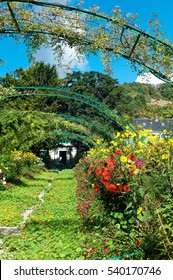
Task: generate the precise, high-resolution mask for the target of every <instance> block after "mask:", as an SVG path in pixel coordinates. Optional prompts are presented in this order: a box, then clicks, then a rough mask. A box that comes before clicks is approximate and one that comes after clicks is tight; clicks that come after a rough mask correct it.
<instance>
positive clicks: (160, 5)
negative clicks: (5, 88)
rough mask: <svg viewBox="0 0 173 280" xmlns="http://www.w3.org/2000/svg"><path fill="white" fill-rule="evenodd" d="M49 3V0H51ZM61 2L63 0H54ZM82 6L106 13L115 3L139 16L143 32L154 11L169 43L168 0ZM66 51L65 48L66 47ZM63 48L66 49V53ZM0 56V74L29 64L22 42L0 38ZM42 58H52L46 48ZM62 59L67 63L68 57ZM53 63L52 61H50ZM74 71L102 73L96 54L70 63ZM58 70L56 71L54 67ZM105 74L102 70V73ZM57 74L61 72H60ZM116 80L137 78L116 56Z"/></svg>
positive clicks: (171, 9) (92, 1)
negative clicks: (95, 7) (0, 62)
mask: <svg viewBox="0 0 173 280" xmlns="http://www.w3.org/2000/svg"><path fill="white" fill-rule="evenodd" d="M52 2H53V1H52ZM55 2H65V0H64V1H63V0H61V1H58V0H57V1H55ZM78 2H79V1H76V0H72V1H71V4H72V5H76V4H77V3H78ZM84 2H85V4H84V6H83V7H86V8H88V7H90V6H92V5H97V6H99V7H100V11H104V12H105V13H107V14H110V13H111V10H112V8H114V7H115V6H119V7H120V9H121V10H122V12H129V13H133V14H134V13H136V14H138V15H139V19H138V21H137V24H138V26H139V27H140V28H141V29H143V30H146V31H147V22H148V21H149V20H150V19H151V14H152V13H155V14H157V15H158V18H159V19H160V21H161V22H162V31H164V32H165V33H166V34H165V37H166V38H168V40H169V41H170V42H171V43H173V1H170V0H164V1H163V0H104V1H103V0H102V1H99V0H85V1H84ZM68 51H69V50H68ZM68 51H67V52H68ZM0 57H1V58H2V59H3V60H4V64H3V65H0V76H4V75H5V74H6V72H13V71H14V70H15V69H16V68H19V67H22V68H26V67H28V66H29V62H28V59H27V53H26V50H25V46H24V45H23V44H16V43H15V42H14V39H12V38H8V39H3V40H0ZM43 57H44V60H45V62H50V63H53V62H54V59H53V56H52V53H51V52H50V50H41V51H40V52H39V53H38V55H37V58H38V60H43ZM64 59H65V61H67V63H68V57H67V56H66V57H65V58H64ZM54 63H55V62H54ZM72 66H73V67H74V69H75V70H81V71H99V72H103V67H102V64H101V62H100V58H99V56H97V57H96V56H93V55H92V56H90V57H89V58H88V57H87V58H86V59H85V61H84V62H83V64H81V63H79V62H78V61H76V62H74V63H73V65H72ZM58 71H60V70H58ZM103 73H105V72H103ZM60 75H61V71H60ZM112 76H113V77H114V78H117V79H118V81H119V82H120V83H124V82H133V81H135V80H136V78H137V76H138V75H137V73H135V72H132V70H131V68H130V66H129V65H128V61H127V60H125V59H119V60H118V61H115V62H114V63H113V75H112Z"/></svg>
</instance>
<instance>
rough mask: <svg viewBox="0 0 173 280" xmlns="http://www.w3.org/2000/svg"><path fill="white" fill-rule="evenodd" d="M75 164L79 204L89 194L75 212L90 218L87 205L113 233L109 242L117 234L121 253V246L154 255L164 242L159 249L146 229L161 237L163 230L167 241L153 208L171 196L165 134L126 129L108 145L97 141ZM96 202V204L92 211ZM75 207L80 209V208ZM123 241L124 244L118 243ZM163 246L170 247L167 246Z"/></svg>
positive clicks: (172, 155) (170, 146)
mask: <svg viewBox="0 0 173 280" xmlns="http://www.w3.org/2000/svg"><path fill="white" fill-rule="evenodd" d="M79 165H80V169H81V170H82V172H83V174H80V176H78V175H77V174H78V173H77V172H76V176H77V180H78V193H77V195H78V198H79V200H80V199H81V193H82V201H83V205H85V203H86V201H88V200H87V199H86V197H87V196H88V194H89V195H91V197H92V199H91V200H90V202H89V203H88V202H87V205H89V207H88V208H86V207H85V213H84V215H81V217H82V219H83V220H84V221H85V222H86V221H87V222H89V221H90V222H92V223H93V221H92V219H91V217H92V214H91V209H92V212H93V213H94V215H95V216H96V215H97V216H98V217H99V216H102V218H103V220H104V221H105V223H106V227H107V229H109V230H108V232H109V234H110V232H111V233H112V236H114V237H113V238H112V239H113V240H114V241H115V243H117V238H118V240H119V241H120V240H121V241H122V243H121V242H120V244H119V249H120V250H121V251H122V253H123V254H124V253H126V252H125V251H126V250H125V251H123V250H124V247H126V249H127V248H128V250H129V251H130V252H131V251H133V250H137V251H138V253H139V251H140V253H141V254H143V257H144V258H145V257H146V258H150V257H151V258H153V255H154V254H155V255H154V257H156V256H157V257H158V255H157V253H158V252H160V251H161V250H162V249H163V248H164V247H165V244H164V245H163V246H161V247H162V249H161V248H159V246H156V243H157V241H158V244H160V241H159V240H160V239H159V240H157V238H155V240H152V241H151V242H149V238H148V236H149V233H150V234H151V232H152V235H153V236H154V235H155V233H156V232H157V233H158V232H159V233H160V237H159V238H161V239H162V238H164V239H165V232H167V233H168V236H169V237H168V236H167V240H169V242H170V243H171V242H172V241H170V240H171V239H170V238H171V234H172V233H171V231H170V229H169V230H168V229H165V226H164V230H162V232H161V230H160V228H161V227H160V228H159V226H160V221H161V220H162V218H161V214H159V212H158V214H157V215H155V209H156V207H157V208H158V209H159V210H158V211H161V209H162V207H165V205H164V203H167V201H168V200H169V201H170V197H171V196H172V187H173V182H172V178H173V169H172V165H173V139H172V138H171V136H170V135H168V133H165V138H160V137H159V136H157V135H152V134H151V131H146V130H145V131H139V132H138V134H135V133H133V132H131V131H128V129H127V130H126V131H125V132H123V133H119V132H118V133H117V134H116V136H115V141H112V142H111V143H110V145H109V146H108V145H106V144H105V143H103V142H102V141H97V147H96V148H94V149H91V150H90V151H89V152H88V153H87V154H86V155H85V157H84V159H83V160H82V161H81V162H80V163H79ZM76 170H77V167H76ZM79 190H80V191H79ZM91 192H92V194H91ZM100 204H101V205H102V209H99V211H98V206H99V205H100ZM96 205H97V206H96ZM78 210H79V211H80V212H82V211H83V210H82V208H81V207H79V208H78ZM95 213H97V214H95ZM105 213H106V214H105ZM156 216H157V217H156ZM156 221H157V222H156ZM164 222H165V223H166V220H165V219H163V220H162V223H163V224H164ZM166 228H167V225H166ZM163 232H164V236H163ZM122 236H124V238H126V240H127V243H126V242H124V241H123V240H122ZM125 236H126V237H125ZM150 240H151V239H150ZM153 241H154V243H153V244H152V242H153ZM124 243H125V246H122V244H124ZM129 244H131V245H130V247H129ZM146 244H148V245H146ZM135 246H136V249H135ZM151 246H152V247H153V246H154V248H156V251H157V252H155V253H154V250H152V252H151V250H150V247H151ZM91 247H92V246H91ZM115 247H116V246H115ZM157 247H158V249H157ZM168 248H169V250H170V248H171V247H170V246H168ZM116 249H117V248H116ZM171 249H172V248H171ZM109 251H110V250H109ZM163 255H164V257H165V256H166V258H170V253H169V254H168V253H165V252H164V254H163ZM161 257H162V254H160V255H159V258H161Z"/></svg>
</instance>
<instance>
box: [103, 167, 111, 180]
mask: <svg viewBox="0 0 173 280" xmlns="http://www.w3.org/2000/svg"><path fill="white" fill-rule="evenodd" d="M102 175H103V177H104V179H105V180H109V179H111V178H112V174H111V172H110V170H108V169H107V168H104V169H103V174H102Z"/></svg>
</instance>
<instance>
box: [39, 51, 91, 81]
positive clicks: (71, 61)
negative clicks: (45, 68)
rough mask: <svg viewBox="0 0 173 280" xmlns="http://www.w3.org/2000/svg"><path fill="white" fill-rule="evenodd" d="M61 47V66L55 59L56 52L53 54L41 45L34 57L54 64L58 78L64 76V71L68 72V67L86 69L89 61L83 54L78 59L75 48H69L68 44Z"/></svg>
mask: <svg viewBox="0 0 173 280" xmlns="http://www.w3.org/2000/svg"><path fill="white" fill-rule="evenodd" d="M63 49H64V54H63V56H62V58H61V63H62V66H59V62H58V61H57V60H56V54H54V51H53V50H51V49H48V48H45V47H41V49H40V50H39V51H38V52H37V54H36V55H35V59H36V60H37V61H44V62H45V63H50V64H51V65H53V64H54V65H56V66H57V67H56V68H57V72H58V74H59V77H60V78H63V77H65V75H66V73H67V72H70V69H72V70H79V71H87V69H88V66H89V62H88V60H87V59H86V58H85V56H83V57H82V59H80V60H79V58H78V57H77V52H76V50H75V48H70V47H69V46H65V47H63ZM63 65H64V67H63ZM67 67H69V68H70V69H67Z"/></svg>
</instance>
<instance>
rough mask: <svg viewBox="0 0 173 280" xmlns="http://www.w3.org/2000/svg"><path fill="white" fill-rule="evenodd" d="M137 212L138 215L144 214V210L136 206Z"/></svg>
mask: <svg viewBox="0 0 173 280" xmlns="http://www.w3.org/2000/svg"><path fill="white" fill-rule="evenodd" d="M137 214H138V215H142V214H144V211H143V208H142V207H139V208H138V210H137Z"/></svg>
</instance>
